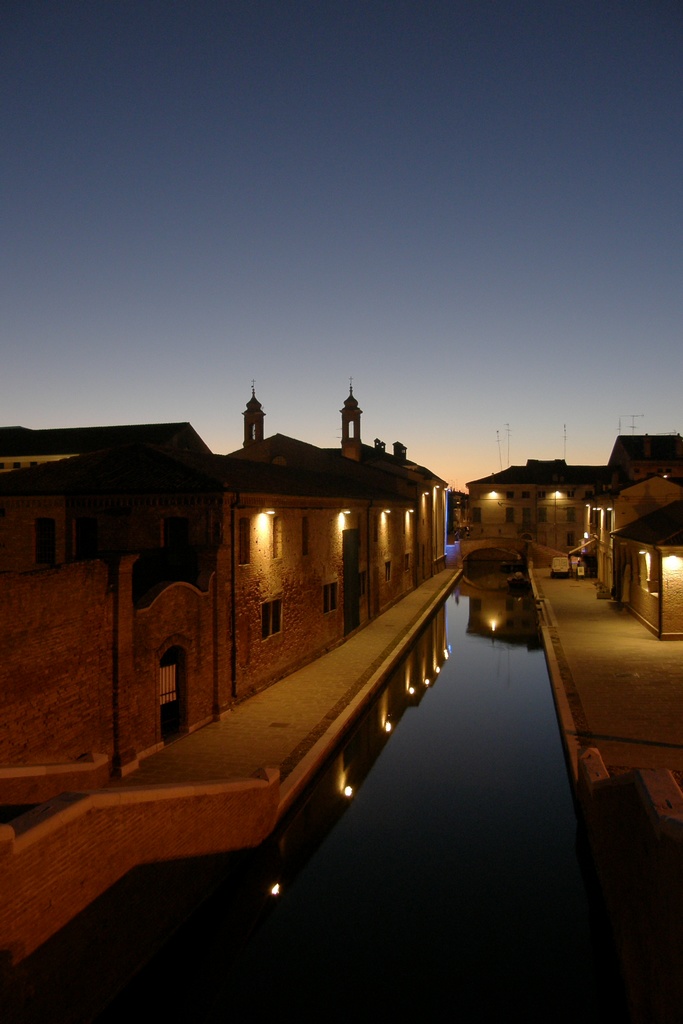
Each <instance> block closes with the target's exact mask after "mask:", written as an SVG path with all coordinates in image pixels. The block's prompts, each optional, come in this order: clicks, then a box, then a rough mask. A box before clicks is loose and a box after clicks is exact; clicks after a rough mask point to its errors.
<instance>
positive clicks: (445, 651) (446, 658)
mask: <svg viewBox="0 0 683 1024" xmlns="http://www.w3.org/2000/svg"><path fill="white" fill-rule="evenodd" d="M443 656H444V660H445V661H448V659H449V658H450V654H449V653H448V648H447V647H444V649H443Z"/></svg>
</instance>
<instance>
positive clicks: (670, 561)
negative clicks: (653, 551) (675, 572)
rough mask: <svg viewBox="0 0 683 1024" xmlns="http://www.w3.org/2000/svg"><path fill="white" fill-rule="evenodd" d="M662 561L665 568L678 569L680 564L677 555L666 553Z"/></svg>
mask: <svg viewBox="0 0 683 1024" xmlns="http://www.w3.org/2000/svg"><path fill="white" fill-rule="evenodd" d="M664 561H665V562H666V567H667V569H679V568H680V566H681V559H680V558H679V557H678V555H667V556H666V558H665V559H664Z"/></svg>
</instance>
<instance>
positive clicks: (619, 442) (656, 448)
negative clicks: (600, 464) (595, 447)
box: [609, 434, 682, 465]
mask: <svg viewBox="0 0 683 1024" xmlns="http://www.w3.org/2000/svg"><path fill="white" fill-rule="evenodd" d="M621 452H624V453H625V454H626V456H627V457H628V458H629V459H630V460H631V461H632V462H644V461H648V462H671V461H674V462H675V461H676V460H677V459H678V460H680V459H681V457H682V456H681V454H680V452H681V448H680V439H679V438H678V435H676V434H620V435H619V437H617V439H616V441H615V443H614V448H613V449H612V454H611V455H610V460H609V461H610V465H612V464H614V463H615V462H620V461H621V459H620V454H621ZM677 452H678V453H679V454H676V453H677Z"/></svg>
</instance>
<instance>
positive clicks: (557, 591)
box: [532, 569, 683, 771]
mask: <svg viewBox="0 0 683 1024" xmlns="http://www.w3.org/2000/svg"><path fill="white" fill-rule="evenodd" d="M532 578H533V583H534V589H535V594H536V597H537V599H538V603H539V610H540V611H541V613H542V616H543V619H544V620H545V623H546V632H547V637H548V638H549V641H550V643H551V644H552V651H551V652H550V657H549V658H548V663H549V668H550V672H551V679H553V682H554V684H555V690H556V694H557V692H558V690H561V691H563V694H562V693H561V694H560V696H561V697H564V698H566V705H565V710H566V708H567V707H568V708H569V710H570V712H571V719H573V721H572V720H571V719H569V718H567V717H566V715H565V716H563V715H561V720H562V725H563V728H564V730H565V734H566V737H567V739H568V740H569V742H570V743H572V742H573V743H574V744H575V746H578V747H597V749H598V750H599V751H600V754H601V756H602V759H603V761H604V763H605V766H606V767H607V768H608V769H612V770H614V769H624V768H626V769H628V768H668V769H670V770H672V771H680V770H683V643H679V642H676V641H662V640H658V639H657V638H656V637H655V636H654V635H653V634H652V633H650V632H649V630H647V629H646V628H645V626H643V625H642V624H641V623H640V622H639V621H638V620H637V619H636V618H634V616H633V615H631V614H630V612H629V611H628V610H627V609H626V608H625V607H624V606H623V605H621V604H620V603H618V602H616V601H612V600H602V599H600V600H598V598H597V589H596V586H595V581H594V580H592V579H588V578H583V579H580V578H579V579H577V578H572V577H570V578H569V579H551V578H550V570H549V569H533V570H532ZM546 652H547V653H548V646H547V645H546ZM560 683H561V687H560V686H559V685H558V684H560ZM558 703H561V701H560V702H558Z"/></svg>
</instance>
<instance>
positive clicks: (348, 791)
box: [344, 786, 353, 796]
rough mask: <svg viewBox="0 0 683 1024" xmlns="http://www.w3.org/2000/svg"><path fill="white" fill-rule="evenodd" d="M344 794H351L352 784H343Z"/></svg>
mask: <svg viewBox="0 0 683 1024" xmlns="http://www.w3.org/2000/svg"><path fill="white" fill-rule="evenodd" d="M344 796H353V786H344Z"/></svg>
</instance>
